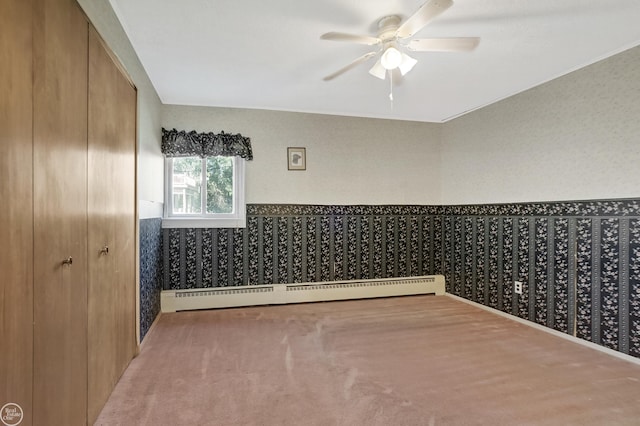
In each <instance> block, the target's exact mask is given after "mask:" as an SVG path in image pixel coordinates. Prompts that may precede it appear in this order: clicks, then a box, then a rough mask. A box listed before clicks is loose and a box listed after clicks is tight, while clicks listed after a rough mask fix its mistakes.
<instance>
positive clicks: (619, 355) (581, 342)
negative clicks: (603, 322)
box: [445, 293, 640, 365]
mask: <svg viewBox="0 0 640 426" xmlns="http://www.w3.org/2000/svg"><path fill="white" fill-rule="evenodd" d="M445 296H449V297H451V298H452V299H455V300H459V301H460V302H464V303H467V304H469V305H472V306H475V307H477V308H480V309H483V310H485V311H488V312H492V313H494V314H497V315H500V316H501V317H504V318H508V319H510V320H512V321H516V322H519V323H520V324H524V325H527V326H529V327H532V328H535V329H537V330H540V331H544V332H546V333H549V334H552V335H554V336H557V337H561V338H563V339H565V340H568V341H570V342H573V343H577V344H579V345H582V346H586V347H588V348H591V349H594V350H596V351H600V352H604V353H605V354H607V355H611V356H613V357H616V358H619V359H621V360H623V361H628V362H630V363H632V364H636V365H640V359H638V358H636V357H633V356H631V355H627V354H623V353H622V352H618V351H614V350H613V349H609V348H605V347H604V346H600V345H598V344H596V343H593V342H589V341H587V340H583V339H580V338H578V337H575V336H571V335H569V334H566V333H562V332H561V331H558V330H554V329H552V328H549V327H545V326H543V325H540V324H537V323H535V322H531V321H529V320H525V319H522V318H520V317H516V316H513V315H511V314H507V313H506V312H502V311H499V310H498V309H494V308H491V307H489V306H485V305H482V304H480V303H477V302H474V301H472V300H468V299H465V298H464V297H460V296H456V295H455V294H451V293H445Z"/></svg>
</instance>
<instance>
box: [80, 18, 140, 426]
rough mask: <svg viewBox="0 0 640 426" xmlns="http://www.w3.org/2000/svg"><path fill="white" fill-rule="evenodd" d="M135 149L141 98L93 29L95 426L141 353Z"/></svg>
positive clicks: (91, 371)
mask: <svg viewBox="0 0 640 426" xmlns="http://www.w3.org/2000/svg"><path fill="white" fill-rule="evenodd" d="M135 142H136V91H135V89H134V88H133V87H132V86H131V84H129V81H128V79H127V78H126V77H125V76H124V75H123V74H122V73H121V72H120V69H119V68H118V66H117V65H116V64H115V63H114V61H113V60H112V58H111V56H110V55H109V53H108V51H107V50H106V48H105V47H104V46H103V44H102V42H101V40H100V37H99V35H98V34H97V33H96V32H95V30H94V29H93V28H91V29H90V36H89V151H88V152H89V156H88V161H89V169H88V170H89V174H88V195H89V197H88V211H89V228H88V231H89V243H88V244H89V295H88V318H89V325H88V327H89V328H88V331H89V335H88V351H89V366H88V379H89V382H88V383H89V386H88V390H89V400H88V401H89V413H88V418H89V421H90V422H93V421H94V420H95V419H96V417H97V416H98V414H99V413H100V410H101V409H102V407H103V405H104V403H105V402H106V400H107V399H108V397H109V395H110V393H111V391H112V389H113V387H114V386H115V384H116V382H117V381H118V379H119V378H120V375H121V374H122V373H123V371H124V369H125V368H126V367H127V365H128V364H129V362H130V361H131V359H132V358H133V356H134V354H135V352H136V348H137V342H136V334H135V331H136V311H135V300H136V298H135V292H136V281H135V280H136V278H135V187H136V185H135ZM106 247H108V250H107V249H106Z"/></svg>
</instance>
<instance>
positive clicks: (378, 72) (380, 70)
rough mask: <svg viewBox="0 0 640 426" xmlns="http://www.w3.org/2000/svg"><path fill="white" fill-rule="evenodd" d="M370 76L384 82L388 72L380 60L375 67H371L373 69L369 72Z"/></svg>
mask: <svg viewBox="0 0 640 426" xmlns="http://www.w3.org/2000/svg"><path fill="white" fill-rule="evenodd" d="M369 74H371V75H372V76H374V77H377V78H379V79H380V80H384V79H385V78H386V76H387V70H386V69H385V67H383V66H382V63H381V60H380V59H378V60H377V61H376V63H375V64H374V65H373V67H371V69H370V70H369Z"/></svg>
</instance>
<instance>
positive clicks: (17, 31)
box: [0, 0, 33, 425]
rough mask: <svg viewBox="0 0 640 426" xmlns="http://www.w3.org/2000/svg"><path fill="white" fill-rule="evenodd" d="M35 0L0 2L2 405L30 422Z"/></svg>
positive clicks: (0, 366) (0, 386)
mask: <svg viewBox="0 0 640 426" xmlns="http://www.w3.org/2000/svg"><path fill="white" fill-rule="evenodd" d="M32 11H33V8H32V1H31V0H3V1H2V2H0V31H1V34H2V35H1V36H0V64H2V66H0V200H2V201H3V203H2V208H0V224H1V225H0V274H1V277H0V345H1V347H2V349H0V407H2V406H4V405H5V404H6V403H10V402H13V403H16V404H19V405H20V407H22V409H23V411H24V414H25V415H24V418H23V420H22V423H21V424H23V425H30V424H32V419H31V414H30V413H31V383H32V360H33V358H32V354H33V347H32V342H33V333H32V330H33V328H32V323H33V303H32V301H33V269H32V261H33V217H32V210H33V204H32V199H33V197H32V165H31V164H32V163H31V159H32V146H33V145H32V123H33V120H32V108H33V103H32V81H31V75H32V61H33V54H32V31H31V29H32Z"/></svg>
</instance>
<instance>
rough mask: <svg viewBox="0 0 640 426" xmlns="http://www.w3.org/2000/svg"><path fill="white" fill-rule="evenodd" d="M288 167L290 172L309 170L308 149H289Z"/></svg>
mask: <svg viewBox="0 0 640 426" xmlns="http://www.w3.org/2000/svg"><path fill="white" fill-rule="evenodd" d="M287 165H288V168H289V170H307V149H306V148H300V147H289V148H287Z"/></svg>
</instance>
